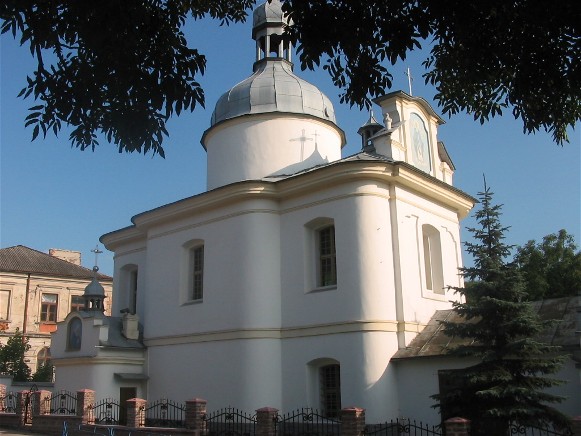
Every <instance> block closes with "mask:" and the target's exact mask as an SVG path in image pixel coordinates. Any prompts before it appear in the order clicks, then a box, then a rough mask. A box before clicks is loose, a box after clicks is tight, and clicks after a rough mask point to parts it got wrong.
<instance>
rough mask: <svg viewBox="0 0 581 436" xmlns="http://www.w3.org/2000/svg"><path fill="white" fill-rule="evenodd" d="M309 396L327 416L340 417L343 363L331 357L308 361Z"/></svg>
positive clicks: (312, 403) (314, 404)
mask: <svg viewBox="0 0 581 436" xmlns="http://www.w3.org/2000/svg"><path fill="white" fill-rule="evenodd" d="M307 367H308V388H307V390H308V398H309V403H310V405H311V406H312V407H315V408H318V409H319V410H320V411H321V414H322V415H323V416H326V417H327V418H338V417H339V414H340V412H341V365H340V363H339V361H337V360H335V359H331V358H319V359H315V360H312V361H311V362H309V363H308V365H307Z"/></svg>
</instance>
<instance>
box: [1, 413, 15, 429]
mask: <svg viewBox="0 0 581 436" xmlns="http://www.w3.org/2000/svg"><path fill="white" fill-rule="evenodd" d="M0 427H6V428H16V427H20V417H19V416H18V415H17V414H16V413H0Z"/></svg>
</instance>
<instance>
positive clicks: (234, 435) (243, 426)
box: [204, 407, 256, 436]
mask: <svg viewBox="0 0 581 436" xmlns="http://www.w3.org/2000/svg"><path fill="white" fill-rule="evenodd" d="M204 421H205V422H206V429H207V430H208V436H255V435H256V415H251V414H249V413H244V412H242V411H241V410H238V409H234V408H232V407H227V408H225V409H221V410H218V411H216V412H213V413H211V414H209V415H206V417H205V418H204Z"/></svg>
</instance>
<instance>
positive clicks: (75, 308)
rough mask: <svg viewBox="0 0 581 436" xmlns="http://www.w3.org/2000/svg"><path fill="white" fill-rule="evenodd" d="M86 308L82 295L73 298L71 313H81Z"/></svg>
mask: <svg viewBox="0 0 581 436" xmlns="http://www.w3.org/2000/svg"><path fill="white" fill-rule="evenodd" d="M84 308H85V300H84V298H83V296H82V295H73V296H72V297H71V312H79V311H81V310H83V309H84Z"/></svg>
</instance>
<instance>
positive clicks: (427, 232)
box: [422, 224, 445, 294]
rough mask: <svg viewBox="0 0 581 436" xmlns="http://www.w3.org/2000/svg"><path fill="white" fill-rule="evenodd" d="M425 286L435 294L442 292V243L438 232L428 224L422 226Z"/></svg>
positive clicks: (443, 291) (443, 290)
mask: <svg viewBox="0 0 581 436" xmlns="http://www.w3.org/2000/svg"><path fill="white" fill-rule="evenodd" d="M422 240H423V257H424V276H425V287H426V289H427V290H429V291H432V292H434V293H435V294H444V293H445V289H444V272H443V266H442V244H441V242H440V233H439V232H438V230H437V229H436V228H435V227H433V226H431V225H429V224H424V225H423V226H422Z"/></svg>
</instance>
